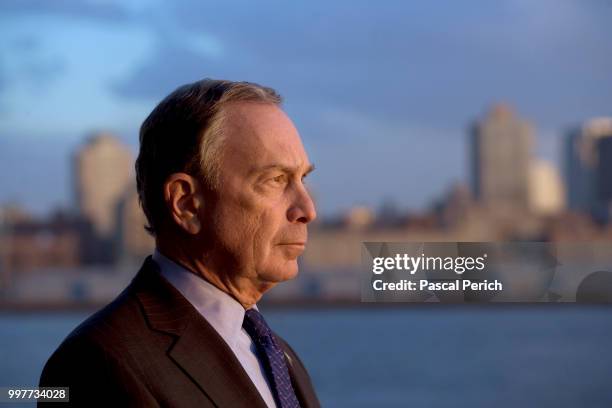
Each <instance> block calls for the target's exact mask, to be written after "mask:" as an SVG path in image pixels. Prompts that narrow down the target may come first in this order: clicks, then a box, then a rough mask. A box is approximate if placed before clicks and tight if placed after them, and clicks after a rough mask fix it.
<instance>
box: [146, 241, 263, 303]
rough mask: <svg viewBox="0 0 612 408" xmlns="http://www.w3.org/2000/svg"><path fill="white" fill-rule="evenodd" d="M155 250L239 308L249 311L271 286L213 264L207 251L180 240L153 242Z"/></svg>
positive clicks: (252, 277) (251, 275)
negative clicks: (223, 293) (223, 294)
mask: <svg viewBox="0 0 612 408" xmlns="http://www.w3.org/2000/svg"><path fill="white" fill-rule="evenodd" d="M156 246H157V250H158V251H159V252H160V253H161V254H163V255H164V256H166V257H168V258H169V259H171V260H172V261H174V262H176V263H177V264H179V265H181V266H182V267H183V268H185V269H187V270H188V271H190V272H192V273H194V274H196V275H198V276H200V277H202V278H203V279H205V280H206V281H208V282H209V283H210V284H212V285H214V286H215V287H217V288H218V289H219V290H221V291H223V292H225V293H227V294H228V295H230V296H231V297H233V298H234V299H235V300H236V301H238V303H240V304H241V305H242V307H244V308H245V310H246V309H250V308H252V307H253V305H254V304H255V303H257V302H258V301H259V299H261V297H262V296H263V294H264V293H265V292H266V291H267V290H269V289H271V288H272V287H273V286H274V285H275V283H272V282H262V281H261V280H260V279H258V277H257V274H256V273H240V272H238V271H239V270H240V268H239V267H232V266H230V263H228V262H225V265H223V264H224V263H223V262H216V261H215V259H214V257H213V256H211V255H210V253H209V252H210V251H202V249H201V248H198V249H199V250H195V249H194V248H192V245H189V243H185V242H184V241H183V240H180V239H168V240H164V239H159V237H158V238H157V239H156Z"/></svg>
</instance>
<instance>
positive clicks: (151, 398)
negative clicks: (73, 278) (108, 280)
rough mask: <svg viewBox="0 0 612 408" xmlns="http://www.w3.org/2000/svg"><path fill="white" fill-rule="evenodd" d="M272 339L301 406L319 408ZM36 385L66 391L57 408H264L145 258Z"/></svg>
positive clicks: (208, 329) (294, 361)
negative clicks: (67, 397) (67, 394)
mask: <svg viewBox="0 0 612 408" xmlns="http://www.w3.org/2000/svg"><path fill="white" fill-rule="evenodd" d="M277 338H278V340H279V343H280V344H281V345H282V347H283V349H284V351H285V357H286V361H287V366H288V368H289V373H290V375H291V381H292V383H293V387H294V389H295V392H296V394H297V397H298V400H299V401H300V404H301V406H302V407H308V408H310V407H319V402H318V400H317V397H316V394H315V391H314V389H313V386H312V383H311V381H310V377H309V376H308V373H307V372H306V369H305V367H304V365H303V364H302V362H301V361H300V359H299V357H298V356H297V355H296V354H295V352H294V351H293V350H292V349H291V347H289V345H288V344H287V343H286V342H285V341H283V340H282V339H281V338H279V337H278V336H277ZM40 386H41V387H45V386H46V387H51V386H56V387H57V386H68V387H70V404H66V403H58V406H61V407H68V406H84V407H89V406H107V407H111V406H112V407H116V406H142V407H157V406H160V407H162V406H163V407H232V408H233V407H236V408H238V407H260V408H265V407H266V405H265V403H264V401H263V399H262V398H261V396H260V395H259V392H258V391H257V389H256V388H255V385H254V384H253V383H252V381H251V380H250V378H249V377H248V375H247V374H246V372H245V371H244V369H243V368H242V366H241V364H240V363H239V361H238V360H237V359H236V357H235V355H234V353H233V352H232V351H231V349H230V348H229V346H228V345H227V344H226V343H225V341H224V340H223V339H222V338H221V337H220V336H219V334H218V333H217V332H216V331H215V329H213V328H212V326H210V324H209V323H208V322H207V321H206V319H204V318H203V317H202V316H201V315H200V314H199V313H198V312H197V311H196V309H195V308H194V307H193V306H192V305H191V304H190V303H189V302H188V301H187V299H185V298H184V297H183V296H182V295H181V294H180V293H179V292H178V291H177V290H176V289H175V288H174V287H173V286H172V285H171V284H170V283H169V282H168V281H166V280H165V279H164V278H163V277H162V276H161V275H160V274H159V269H158V266H157V264H156V263H155V262H154V261H153V260H152V259H151V257H149V258H147V260H146V261H145V263H144V265H143V266H142V268H141V269H140V271H139V272H138V274H137V275H136V277H135V278H134V280H133V281H132V282H131V283H130V285H129V286H128V287H127V288H126V289H125V290H124V291H123V292H122V293H121V294H120V295H119V296H118V297H117V299H115V300H114V301H113V302H112V303H110V304H109V305H108V306H106V307H105V308H103V309H102V310H100V311H99V312H97V313H96V314H94V315H93V316H91V317H90V318H89V319H87V320H86V321H85V322H83V323H82V324H81V325H80V326H78V327H77V328H76V329H75V330H74V331H73V332H72V333H71V334H70V335H68V337H67V338H66V339H65V340H64V342H63V343H62V344H61V345H60V346H59V348H58V349H57V350H56V351H55V352H54V353H53V355H52V356H51V357H50V358H49V361H47V364H46V365H45V368H44V370H43V372H42V375H41V378H40ZM39 405H43V406H47V404H41V403H39Z"/></svg>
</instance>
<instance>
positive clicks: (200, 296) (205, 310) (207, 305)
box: [153, 249, 257, 348]
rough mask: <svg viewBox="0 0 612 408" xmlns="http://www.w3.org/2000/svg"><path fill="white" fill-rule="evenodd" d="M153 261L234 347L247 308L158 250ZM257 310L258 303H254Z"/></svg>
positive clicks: (162, 273)
mask: <svg viewBox="0 0 612 408" xmlns="http://www.w3.org/2000/svg"><path fill="white" fill-rule="evenodd" d="M153 260H154V261H155V262H156V263H157V264H158V265H159V269H160V271H161V275H162V276H163V277H164V278H166V279H167V280H168V281H169V282H170V283H171V284H172V285H173V286H174V287H175V288H176V289H177V290H178V291H179V292H180V293H181V294H182V295H183V296H184V297H185V298H186V299H187V300H188V301H189V303H191V304H192V305H193V307H195V308H196V310H197V311H198V312H199V313H200V314H201V315H202V316H203V317H204V318H205V319H206V321H208V323H210V325H211V326H212V327H213V328H214V329H215V330H216V331H217V333H219V335H220V336H221V337H222V338H223V340H225V342H226V343H227V344H228V345H229V346H230V347H232V348H233V347H234V345H235V343H236V341H237V340H238V336H239V334H240V331H241V330H242V322H243V320H244V312H245V310H244V307H243V306H242V305H241V304H240V303H239V302H238V301H237V300H236V299H234V298H233V297H231V296H230V295H229V294H227V293H225V292H223V291H222V290H221V289H219V288H217V287H216V286H214V285H213V284H211V283H210V282H208V281H206V280H205V279H204V278H202V277H201V276H199V275H196V274H195V273H193V272H191V271H189V270H187V269H185V268H184V267H183V266H181V265H179V264H177V263H176V262H174V261H172V260H171V259H170V258H168V257H166V256H165V255H163V254H162V253H161V252H159V251H158V250H157V249H156V250H155V252H154V253H153ZM253 308H254V309H256V310H257V306H256V305H254V306H253Z"/></svg>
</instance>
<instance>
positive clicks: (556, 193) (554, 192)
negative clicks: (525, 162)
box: [529, 160, 565, 216]
mask: <svg viewBox="0 0 612 408" xmlns="http://www.w3.org/2000/svg"><path fill="white" fill-rule="evenodd" d="M564 208H565V188H564V185H563V181H562V180H561V176H560V175H559V172H558V171H557V168H556V167H555V166H553V164H552V163H549V162H547V161H544V160H533V161H532V162H531V165H530V167H529V209H530V211H531V212H532V213H534V214H536V215H542V216H550V215H556V214H559V213H561V212H562V211H563V210H564Z"/></svg>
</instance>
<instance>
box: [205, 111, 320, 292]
mask: <svg viewBox="0 0 612 408" xmlns="http://www.w3.org/2000/svg"><path fill="white" fill-rule="evenodd" d="M223 131H224V132H225V141H224V142H223V143H224V145H223V147H222V157H221V161H220V168H219V174H220V179H219V183H218V184H219V188H218V189H217V191H216V192H214V193H213V194H214V196H215V199H214V200H213V205H211V206H205V207H208V208H207V209H206V211H207V214H206V215H205V220H212V223H211V224H210V225H207V226H205V228H206V230H208V231H207V235H208V236H209V237H210V238H212V240H214V241H215V242H214V248H215V249H214V252H215V253H213V254H212V256H213V258H215V260H216V262H218V263H219V264H220V265H219V266H222V267H226V268H231V269H232V270H227V271H225V272H226V273H229V274H240V275H242V276H245V277H249V278H251V279H255V280H257V281H259V282H263V283H277V282H282V281H284V280H287V279H292V278H294V277H295V276H296V274H297V272H298V266H297V257H298V256H299V255H300V254H301V253H302V252H303V251H304V248H305V245H306V240H307V224H308V223H309V222H310V221H312V220H314V219H315V217H316V212H315V208H314V203H313V201H312V199H311V197H310V195H309V193H308V191H307V190H306V187H305V185H304V177H305V176H306V175H307V174H308V173H309V172H310V171H311V170H312V168H313V167H312V165H311V164H310V162H309V161H308V156H307V155H306V152H305V151H304V147H303V146H302V142H301V140H300V136H299V134H298V132H297V130H296V129H295V127H294V125H293V123H292V122H291V120H290V119H289V118H288V117H287V115H286V114H285V113H284V112H283V111H282V110H281V109H280V108H278V107H277V106H275V105H271V104H262V103H236V104H232V105H230V106H228V107H227V108H226V109H225V119H224V122H223Z"/></svg>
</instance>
